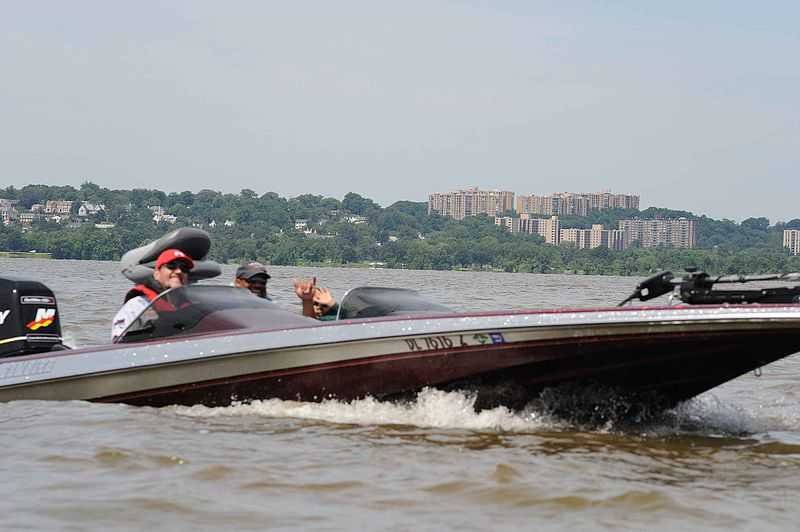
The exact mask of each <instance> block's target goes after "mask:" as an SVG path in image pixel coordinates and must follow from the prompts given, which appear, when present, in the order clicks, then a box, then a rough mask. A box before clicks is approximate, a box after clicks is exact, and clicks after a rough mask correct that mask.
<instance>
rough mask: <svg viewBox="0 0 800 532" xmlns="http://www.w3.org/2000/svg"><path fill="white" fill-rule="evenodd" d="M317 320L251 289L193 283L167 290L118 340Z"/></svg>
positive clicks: (293, 325) (263, 327) (287, 325)
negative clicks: (291, 309) (282, 306)
mask: <svg viewBox="0 0 800 532" xmlns="http://www.w3.org/2000/svg"><path fill="white" fill-rule="evenodd" d="M315 323H317V322H316V320H313V319H311V318H305V317H303V316H300V315H298V314H292V313H291V312H288V311H286V310H283V309H282V308H280V307H278V306H277V305H275V304H274V303H272V302H271V301H268V300H266V299H261V298H260V297H257V296H254V295H253V294H252V293H250V291H249V290H242V289H241V288H234V287H232V286H200V285H189V286H183V287H180V288H173V289H172V290H167V291H166V292H163V293H162V294H160V295H159V297H158V298H156V299H155V300H154V301H153V302H152V303H150V306H148V307H147V308H146V309H144V310H143V311H142V313H141V314H140V315H139V317H138V318H136V319H135V320H134V321H133V323H131V325H130V326H129V327H128V328H127V329H126V330H125V332H124V333H122V335H121V336H120V337H119V338H118V339H117V343H129V342H140V341H144V340H151V339H154V338H165V337H170V336H179V335H184V334H196V333H208V332H217V331H225V330H232V329H247V328H257V329H266V328H269V329H273V328H280V327H298V326H300V327H302V326H309V325H314V324H315Z"/></svg>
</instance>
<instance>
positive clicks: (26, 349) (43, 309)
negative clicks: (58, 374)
mask: <svg viewBox="0 0 800 532" xmlns="http://www.w3.org/2000/svg"><path fill="white" fill-rule="evenodd" d="M61 342H62V339H61V322H60V321H59V317H58V306H57V305H56V298H55V296H54V295H53V292H52V291H51V290H50V289H49V288H47V287H46V286H45V285H43V284H42V283H40V282H38V281H29V280H26V279H17V278H14V277H5V278H0V358H1V357H11V356H20V355H30V354H33V353H44V352H47V351H53V350H58V349H68V348H67V347H66V346H64V345H63V344H62V343H61Z"/></svg>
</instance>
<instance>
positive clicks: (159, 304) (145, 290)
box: [125, 284, 189, 312]
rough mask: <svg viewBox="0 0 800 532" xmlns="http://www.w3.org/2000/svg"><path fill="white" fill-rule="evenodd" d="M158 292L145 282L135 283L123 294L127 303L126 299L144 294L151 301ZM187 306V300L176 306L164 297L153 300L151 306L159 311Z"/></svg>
mask: <svg viewBox="0 0 800 532" xmlns="http://www.w3.org/2000/svg"><path fill="white" fill-rule="evenodd" d="M160 293H161V292H156V291H155V290H153V289H152V288H150V287H149V286H147V285H146V284H137V285H136V286H134V287H133V288H131V289H130V290H128V293H127V294H125V302H126V303H127V302H128V300H130V299H133V298H134V297H138V296H144V297H146V298H147V300H148V301H153V300H155V299H156V298H157V297H158V296H159V294H160ZM188 306H189V302H185V303H183V304H181V305H178V307H177V308H176V307H175V306H174V305H173V304H172V303H170V302H169V301H167V300H166V299H165V298H163V297H162V298H161V299H159V300H158V301H156V302H155V304H154V305H153V308H154V309H156V310H157V311H159V312H172V311H175V310H179V309H182V308H186V307H188Z"/></svg>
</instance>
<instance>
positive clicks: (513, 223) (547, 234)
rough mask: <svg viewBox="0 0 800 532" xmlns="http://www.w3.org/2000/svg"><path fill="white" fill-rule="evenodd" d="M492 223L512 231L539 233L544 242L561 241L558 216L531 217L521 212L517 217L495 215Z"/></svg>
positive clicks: (554, 242) (556, 242)
mask: <svg viewBox="0 0 800 532" xmlns="http://www.w3.org/2000/svg"><path fill="white" fill-rule="evenodd" d="M494 223H495V225H501V226H503V227H505V228H506V229H507V230H508V231H510V232H512V233H526V234H529V235H539V236H541V237H542V238H544V242H545V244H553V245H558V244H559V242H561V222H560V221H559V220H558V216H551V217H550V218H531V216H530V215H529V214H522V215H520V216H519V218H512V217H511V216H503V217H496V218H495V219H494Z"/></svg>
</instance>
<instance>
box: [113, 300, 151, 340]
mask: <svg viewBox="0 0 800 532" xmlns="http://www.w3.org/2000/svg"><path fill="white" fill-rule="evenodd" d="M149 304H150V300H148V299H147V298H146V297H144V296H136V297H134V298H132V299H129V300H128V301H127V302H126V303H125V304H124V305H122V308H121V309H119V312H117V315H116V316H114V321H112V322H111V341H112V342H113V341H114V340H116V338H117V337H118V336H120V335H121V334H122V333H123V332H125V329H127V328H128V325H130V324H131V323H132V322H133V320H135V319H136V318H138V317H139V314H141V313H142V311H143V310H144V309H145V308H147V306H148V305H149Z"/></svg>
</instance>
